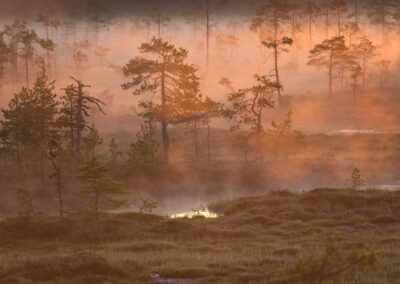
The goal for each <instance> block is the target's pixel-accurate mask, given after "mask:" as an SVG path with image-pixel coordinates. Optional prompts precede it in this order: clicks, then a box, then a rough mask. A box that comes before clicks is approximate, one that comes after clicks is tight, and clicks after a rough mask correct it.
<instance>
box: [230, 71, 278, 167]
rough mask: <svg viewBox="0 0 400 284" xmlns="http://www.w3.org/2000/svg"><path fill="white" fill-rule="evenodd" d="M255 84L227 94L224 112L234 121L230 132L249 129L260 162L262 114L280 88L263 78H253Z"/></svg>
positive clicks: (275, 83)
mask: <svg viewBox="0 0 400 284" xmlns="http://www.w3.org/2000/svg"><path fill="white" fill-rule="evenodd" d="M255 78H256V81H257V84H256V85H254V86H252V87H250V88H246V89H239V90H238V91H236V92H233V93H231V94H229V97H228V102H229V103H230V104H231V107H230V108H227V109H225V110H224V114H225V116H226V117H228V118H230V119H235V124H234V126H233V127H232V130H238V129H240V127H242V126H243V125H247V126H250V127H251V130H252V133H253V136H254V137H255V139H256V144H257V153H258V155H259V158H260V160H261V161H263V159H264V154H263V150H262V140H263V136H264V134H265V130H264V127H263V125H262V122H263V114H264V111H265V109H267V108H273V107H274V102H273V100H272V96H273V95H275V93H276V92H277V89H279V88H281V85H279V84H278V83H277V82H272V81H270V80H269V79H267V78H266V77H265V76H259V75H256V76H255Z"/></svg>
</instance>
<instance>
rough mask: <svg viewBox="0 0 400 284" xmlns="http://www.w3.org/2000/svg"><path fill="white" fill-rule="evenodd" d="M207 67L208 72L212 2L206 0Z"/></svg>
mask: <svg viewBox="0 0 400 284" xmlns="http://www.w3.org/2000/svg"><path fill="white" fill-rule="evenodd" d="M206 29H207V30H206V33H207V34H206V66H207V71H208V63H209V52H210V1H209V0H206Z"/></svg>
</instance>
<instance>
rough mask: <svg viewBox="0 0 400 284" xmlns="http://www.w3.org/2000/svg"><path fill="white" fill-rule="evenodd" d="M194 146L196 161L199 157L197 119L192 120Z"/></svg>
mask: <svg viewBox="0 0 400 284" xmlns="http://www.w3.org/2000/svg"><path fill="white" fill-rule="evenodd" d="M194 146H195V158H196V161H197V160H198V159H199V145H198V141H197V119H195V120H194Z"/></svg>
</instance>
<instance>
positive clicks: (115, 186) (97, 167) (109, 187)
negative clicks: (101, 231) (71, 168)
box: [77, 158, 128, 213]
mask: <svg viewBox="0 0 400 284" xmlns="http://www.w3.org/2000/svg"><path fill="white" fill-rule="evenodd" d="M107 171H108V169H107V167H105V166H104V165H102V164H101V163H100V162H99V161H98V160H97V159H96V158H93V159H91V160H89V161H87V162H86V163H85V164H84V165H83V166H82V167H80V168H79V172H78V175H77V178H78V179H80V180H82V181H85V182H86V184H85V185H84V186H83V187H81V188H80V189H79V191H78V194H79V195H80V196H82V197H84V198H90V199H91V200H92V202H93V210H94V211H95V212H96V213H97V212H99V210H100V204H101V203H105V204H106V206H108V207H113V208H117V207H120V206H122V205H123V204H125V203H126V202H127V200H126V199H125V198H124V196H126V195H127V194H128V192H127V191H126V190H125V188H124V186H123V185H122V184H121V183H119V182H116V181H113V180H111V179H110V178H109V177H108V175H107Z"/></svg>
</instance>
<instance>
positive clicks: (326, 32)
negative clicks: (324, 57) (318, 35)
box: [325, 6, 329, 39]
mask: <svg viewBox="0 0 400 284" xmlns="http://www.w3.org/2000/svg"><path fill="white" fill-rule="evenodd" d="M328 38H329V6H328V7H327V8H326V22H325V39H328Z"/></svg>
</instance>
